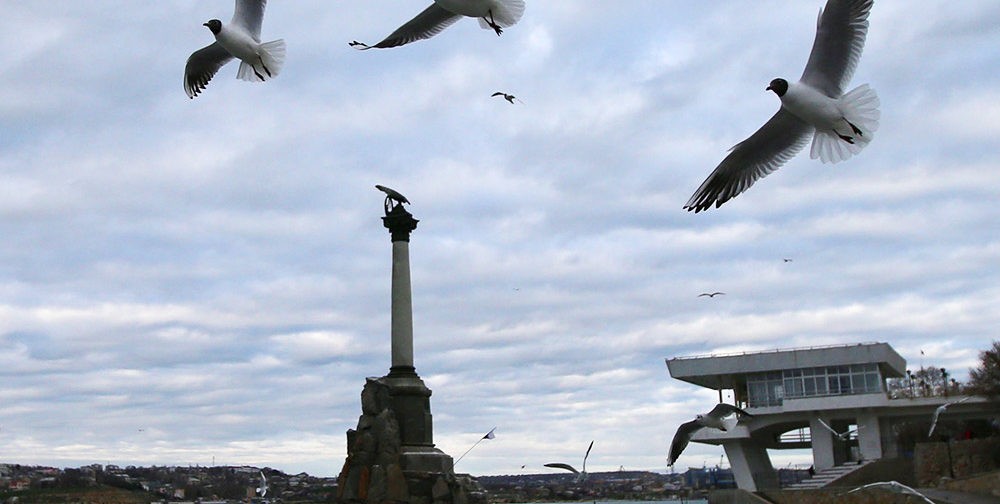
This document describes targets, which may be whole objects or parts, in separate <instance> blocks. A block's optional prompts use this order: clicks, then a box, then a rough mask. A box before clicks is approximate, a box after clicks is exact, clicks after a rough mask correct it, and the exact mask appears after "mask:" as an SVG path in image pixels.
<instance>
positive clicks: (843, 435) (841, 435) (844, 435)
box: [816, 418, 858, 441]
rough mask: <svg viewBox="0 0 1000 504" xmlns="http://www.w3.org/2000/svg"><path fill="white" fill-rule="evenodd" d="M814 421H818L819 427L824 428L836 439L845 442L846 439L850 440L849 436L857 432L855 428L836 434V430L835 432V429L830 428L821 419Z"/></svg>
mask: <svg viewBox="0 0 1000 504" xmlns="http://www.w3.org/2000/svg"><path fill="white" fill-rule="evenodd" d="M816 420H818V421H819V423H820V425H822V426H823V427H825V428H826V430H828V431H830V432H832V433H833V435H834V436H837V437H839V438H840V439H843V440H845V441H846V440H847V439H848V438H850V437H851V434H853V433H855V432H857V431H858V429H857V428H854V429H848V430H846V431H844V432H837V430H836V429H834V428H833V427H830V424H828V423H826V422H824V421H823V419H822V418H817V419H816Z"/></svg>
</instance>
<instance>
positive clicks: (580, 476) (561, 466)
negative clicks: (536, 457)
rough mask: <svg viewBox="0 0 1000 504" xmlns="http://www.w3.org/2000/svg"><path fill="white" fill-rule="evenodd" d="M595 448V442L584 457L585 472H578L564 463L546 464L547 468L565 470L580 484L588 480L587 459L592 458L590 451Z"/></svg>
mask: <svg viewBox="0 0 1000 504" xmlns="http://www.w3.org/2000/svg"><path fill="white" fill-rule="evenodd" d="M593 447H594V442H593V441H591V442H590V446H588V447H587V453H586V454H585V455H584V456H583V470H581V471H577V470H576V468H575V467H573V466H571V465H569V464H563V463H562V462H553V463H551V464H545V467H553V468H556V469H565V470H567V471H569V472H571V473H573V474H575V475H576V482H577V483H580V482H583V481H586V480H587V457H589V456H590V449H591V448H593Z"/></svg>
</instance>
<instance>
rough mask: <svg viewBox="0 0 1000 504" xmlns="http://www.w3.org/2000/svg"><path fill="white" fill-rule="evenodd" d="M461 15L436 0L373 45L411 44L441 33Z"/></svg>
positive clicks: (386, 46)
mask: <svg viewBox="0 0 1000 504" xmlns="http://www.w3.org/2000/svg"><path fill="white" fill-rule="evenodd" d="M461 17H462V15H461V14H455V13H454V12H451V11H449V10H447V9H445V8H443V7H440V6H439V5H438V4H437V3H436V2H435V3H432V4H431V6H430V7H428V8H426V9H424V11H423V12H421V13H420V14H417V17H415V18H413V19H411V20H409V21H407V22H406V24H404V25H403V26H400V27H399V28H397V29H396V31H394V32H392V33H390V34H389V36H388V37H386V38H385V39H384V40H382V41H381V42H379V43H378V44H375V45H373V46H371V47H378V48H381V49H384V48H388V47H396V46H401V45H404V44H409V43H410V42H415V41H417V40H423V39H427V38H431V37H433V36H434V35H437V34H438V33H441V30H444V29H445V28H447V27H449V26H451V25H452V24H453V23H455V21H458V20H459V19H460V18H461Z"/></svg>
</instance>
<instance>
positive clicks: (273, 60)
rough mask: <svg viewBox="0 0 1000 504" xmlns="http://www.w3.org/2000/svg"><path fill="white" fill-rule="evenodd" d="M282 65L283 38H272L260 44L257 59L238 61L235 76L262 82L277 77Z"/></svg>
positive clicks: (283, 60) (283, 63)
mask: <svg viewBox="0 0 1000 504" xmlns="http://www.w3.org/2000/svg"><path fill="white" fill-rule="evenodd" d="M250 63H253V64H252V65H251V64H250ZM284 65H285V40H284V39H278V40H272V41H270V42H264V43H263V44H261V45H260V59H259V61H254V62H249V63H248V62H246V61H241V62H240V70H239V72H238V73H237V74H236V77H238V78H240V79H242V80H245V81H250V82H263V81H266V80H269V79H273V78H274V77H277V76H278V74H279V73H280V72H281V67H283V66H284Z"/></svg>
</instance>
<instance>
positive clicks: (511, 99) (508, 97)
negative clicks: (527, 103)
mask: <svg viewBox="0 0 1000 504" xmlns="http://www.w3.org/2000/svg"><path fill="white" fill-rule="evenodd" d="M495 96H503V99H504V100H507V101H509V102H510V103H512V104H513V103H514V100H517V101H519V102H521V100H518V98H517V97H516V96H514V95H512V94H507V93H504V92H503V91H497V92H496V93H493V94H491V95H490V98H493V97H495ZM521 103H524V102H521Z"/></svg>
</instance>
